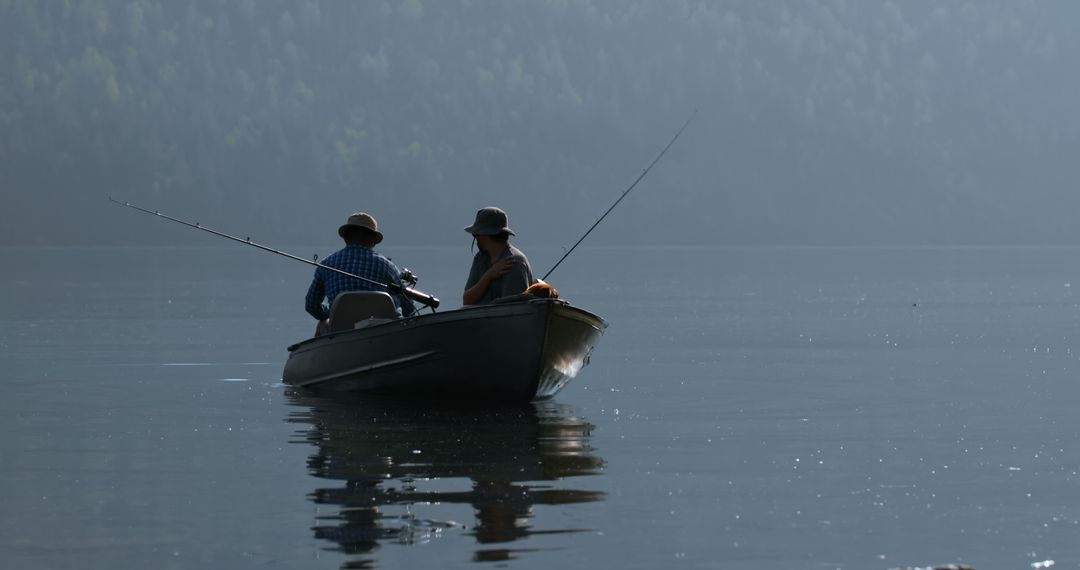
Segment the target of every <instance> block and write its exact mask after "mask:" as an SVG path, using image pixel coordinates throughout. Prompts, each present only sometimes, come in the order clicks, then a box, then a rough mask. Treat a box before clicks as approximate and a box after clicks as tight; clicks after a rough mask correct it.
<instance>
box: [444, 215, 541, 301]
mask: <svg viewBox="0 0 1080 570" xmlns="http://www.w3.org/2000/svg"><path fill="white" fill-rule="evenodd" d="M465 231H467V232H469V233H470V234H472V236H473V239H475V240H476V246H477V249H479V250H480V251H478V252H476V255H475V256H473V261H472V267H471V268H470V269H469V279H468V280H467V281H466V282H465V293H464V294H463V295H462V297H461V303H462V304H463V305H486V304H488V303H491V302H493V301H494V300H496V299H498V298H500V297H507V296H510V295H520V294H521V293H524V292H525V289H527V288H528V287H529V285H532V284H533V283H535V282H536V280H535V279H533V274H532V267H530V266H529V260H528V258H526V257H525V254H524V253H522V252H521V250H519V249H518V248H516V247H514V246H512V245H510V236H512V235H516V234H515V233H514V231H513V230H511V229H510V228H509V227H508V226H507V219H506V212H504V211H502V210H500V209H499V208H494V207H488V208H482V209H480V211H478V212H476V220H475V221H474V222H473V224H472V225H471V226H469V227H467V228H465Z"/></svg>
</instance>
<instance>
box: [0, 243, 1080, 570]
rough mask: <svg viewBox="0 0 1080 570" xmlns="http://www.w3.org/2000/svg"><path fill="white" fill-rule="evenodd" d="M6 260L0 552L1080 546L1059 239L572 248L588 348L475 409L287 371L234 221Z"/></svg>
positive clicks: (448, 257) (272, 559)
mask: <svg viewBox="0 0 1080 570" xmlns="http://www.w3.org/2000/svg"><path fill="white" fill-rule="evenodd" d="M328 249H329V248H328ZM525 249H526V251H527V252H528V253H529V256H530V259H532V261H533V263H534V266H535V267H536V269H537V271H538V272H540V273H542V272H543V271H545V270H546V269H547V268H548V267H550V266H551V264H552V263H553V262H554V260H555V259H556V258H557V257H558V255H559V254H561V251H555V250H550V249H549V250H544V249H532V248H528V247H526V248H525ZM385 252H387V253H388V254H389V255H391V256H392V257H393V258H394V259H395V260H396V261H397V262H398V263H399V264H401V265H405V266H407V267H409V268H411V269H413V270H414V271H415V272H416V273H417V274H418V275H419V276H420V278H421V281H420V288H421V289H423V290H425V291H428V292H430V293H433V294H435V295H437V296H440V297H441V298H442V299H443V301H444V308H453V307H456V306H458V304H459V302H460V297H459V295H460V290H461V287H462V285H463V284H464V280H465V277H466V273H467V268H468V263H469V256H470V253H469V251H468V249H467V247H466V246H461V247H451V248H430V249H419V248H417V249H406V248H399V249H394V248H385ZM294 253H297V254H299V255H304V256H307V255H310V254H311V253H316V252H315V251H310V252H308V251H294ZM317 253H320V254H323V255H325V254H326V253H329V251H318V252H317ZM0 266H2V267H3V271H2V272H0V374H2V377H3V382H4V388H5V391H4V397H3V398H2V399H0V422H2V425H3V428H4V430H3V433H4V437H3V438H0V507H2V508H0V568H110V569H117V568H119V569H127V568H131V569H135V568H139V569H142V568H312V569H317V568H327V569H333V568H483V567H495V568H545V569H547V568H552V567H556V568H558V567H562V568H583V567H595V568H666V567H679V568H733V569H735V568H740V569H741V568H830V569H831V568H843V569H867V568H869V569H882V570H884V569H888V568H898V567H904V566H929V565H934V564H947V563H954V564H955V563H963V564H968V565H971V566H974V567H976V568H978V569H979V570H988V569H1022V568H1039V567H1050V566H1053V567H1054V568H1055V569H1056V568H1080V473H1078V472H1080V414H1078V413H1077V410H1078V404H1080V377H1078V372H1080V363H1078V362H1077V356H1078V354H1077V353H1078V352H1080V299H1078V298H1077V294H1076V293H1074V289H1075V288H1074V287H1073V284H1074V283H1076V285H1077V287H1080V269H1078V268H1080V249H1072V248H1044V249H1039V248H1012V249H1009V248H987V249H973V248H957V249H767V248H712V249H710V248H697V249H644V250H643V249H641V248H626V249H605V248H582V249H580V250H579V251H576V252H575V253H574V256H572V257H571V258H570V259H569V260H568V261H567V262H565V263H564V264H563V266H561V267H560V268H559V271H558V272H557V273H556V274H555V275H554V276H553V277H552V279H551V281H552V282H553V284H554V285H555V286H556V287H558V288H559V290H560V291H561V292H562V294H563V297H564V298H566V299H568V300H570V301H572V302H574V303H575V304H577V305H579V306H582V307H584V308H586V309H589V310H591V311H593V312H595V313H597V314H599V315H601V316H603V317H605V318H606V319H607V320H608V321H609V324H610V327H609V329H608V331H607V333H606V334H605V336H604V338H603V339H602V340H601V343H600V346H599V347H598V348H597V350H596V352H595V353H594V354H593V357H592V363H591V365H590V366H588V367H587V368H585V369H584V370H583V372H582V374H581V375H580V376H579V377H578V378H577V379H575V380H574V381H573V382H571V383H570V385H569V386H568V387H567V388H566V389H565V390H563V392H561V393H560V394H559V395H558V396H557V397H556V398H555V400H554V401H551V402H547V403H543V404H538V405H533V406H525V407H516V408H507V409H496V410H484V409H454V408H448V407H444V406H438V405H434V404H425V405H424V406H413V405H402V404H400V403H394V402H379V401H365V400H356V401H348V400H342V399H326V398H320V397H318V396H316V395H312V394H305V393H295V392H293V391H290V390H289V389H287V388H285V387H284V386H282V385H281V384H280V378H281V369H282V365H283V363H284V361H285V357H286V351H285V347H286V346H287V345H289V344H291V343H293V342H296V341H298V340H301V339H303V338H305V337H306V336H308V335H309V334H310V332H311V330H312V325H313V321H312V320H311V319H310V318H309V317H308V316H307V315H306V314H305V313H304V312H303V299H302V297H303V294H304V291H305V289H306V287H307V283H308V279H309V277H310V270H309V269H310V268H308V267H305V266H303V265H301V264H299V263H296V262H293V261H288V260H285V259H283V258H278V257H275V256H272V255H269V254H266V253H262V252H259V251H257V250H254V249H253V248H245V247H243V246H239V245H225V246H222V247H212V248H187V249H185V248H174V249H168V248H161V249H144V248H112V249H78V250H76V249H11V248H9V249H0Z"/></svg>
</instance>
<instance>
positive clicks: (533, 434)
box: [287, 390, 604, 568]
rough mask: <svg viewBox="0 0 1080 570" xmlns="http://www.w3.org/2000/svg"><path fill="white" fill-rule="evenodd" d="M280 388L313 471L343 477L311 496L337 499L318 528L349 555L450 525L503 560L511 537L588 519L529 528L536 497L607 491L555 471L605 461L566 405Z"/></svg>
mask: <svg viewBox="0 0 1080 570" xmlns="http://www.w3.org/2000/svg"><path fill="white" fill-rule="evenodd" d="M287 395H288V398H289V401H290V403H291V404H293V405H295V406H297V407H298V408H299V409H298V410H297V411H294V412H292V413H290V415H289V420H288V421H289V422H292V423H296V424H298V425H301V426H302V427H301V429H300V430H299V431H298V432H297V435H298V436H299V439H298V440H297V442H300V443H307V444H310V445H312V446H314V448H315V449H314V451H313V453H312V455H311V456H310V457H309V459H308V468H309V470H310V472H311V474H312V475H314V476H316V477H319V478H322V479H326V480H328V481H340V482H342V483H341V484H340V485H334V486H329V485H328V486H327V487H323V488H319V489H316V490H315V491H314V492H313V493H311V495H310V498H311V500H312V501H313V502H314V503H316V504H317V505H320V506H323V505H330V506H333V507H335V509H334V510H332V511H324V510H322V509H320V512H321V514H320V515H319V517H318V521H317V523H316V526H315V527H314V528H313V530H314V532H315V536H316V537H317V538H320V539H325V540H329V541H332V542H334V543H336V545H335V547H334V548H335V549H338V550H341V551H343V552H345V553H347V554H358V555H364V554H370V553H371V552H373V551H374V550H376V549H377V548H378V547H379V546H380V545H381V544H385V543H400V544H412V543H416V542H426V541H428V540H430V539H431V538H433V537H435V536H439V537H442V538H448V537H449V536H452V535H453V533H457V534H459V535H462V536H471V537H474V539H475V541H476V542H477V543H478V544H479V545H480V546H479V548H477V550H475V551H474V554H473V560H475V561H494V560H504V559H508V558H513V557H514V556H515V555H516V554H518V553H520V552H523V551H524V550H525V549H520V548H519V549H514V548H512V543H514V542H515V541H520V540H522V539H525V538H527V537H529V536H532V535H538V534H556V533H566V532H580V531H584V530H588V529H576V528H564V529H540V528H535V527H534V512H533V509H534V506H536V505H565V504H573V503H587V502H593V501H599V500H602V499H603V497H604V495H603V493H601V492H597V491H588V490H575V489H568V488H565V484H564V483H562V482H561V481H562V480H563V479H565V478H568V477H577V476H582V475H594V474H598V473H599V472H600V471H601V469H602V467H603V460H602V459H600V458H599V457H598V456H597V455H596V454H595V452H594V450H593V449H592V448H591V447H590V445H589V437H590V433H591V431H592V429H593V427H594V426H593V425H592V424H590V423H588V422H587V421H585V420H584V419H582V418H580V417H578V416H577V415H576V414H575V413H574V410H573V409H572V408H570V407H568V406H564V405H560V404H557V403H553V402H545V403H539V404H529V405H525V406H514V407H503V408H497V409H491V408H472V409H470V408H467V407H462V405H460V404H455V405H453V406H440V405H435V404H424V405H422V406H420V407H417V406H416V405H407V404H404V403H399V402H390V401H373V400H371V399H369V398H368V399H364V400H359V399H347V398H345V397H343V396H341V395H334V396H318V395H314V394H311V393H308V392H305V391H303V390H291V391H289V392H287ZM557 481H559V483H555V482H557ZM470 507H471V508H470ZM455 517H456V518H457V519H458V520H454V519H455ZM461 519H465V520H461ZM470 519H471V520H470ZM373 563H374V561H354V562H350V563H349V565H348V566H347V567H350V568H351V567H368V565H370V564H373Z"/></svg>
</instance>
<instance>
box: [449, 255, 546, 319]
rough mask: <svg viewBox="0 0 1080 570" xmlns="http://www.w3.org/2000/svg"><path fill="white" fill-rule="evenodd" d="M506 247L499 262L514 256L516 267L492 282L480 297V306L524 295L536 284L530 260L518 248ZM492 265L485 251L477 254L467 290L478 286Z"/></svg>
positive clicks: (474, 257) (466, 285) (466, 284)
mask: <svg viewBox="0 0 1080 570" xmlns="http://www.w3.org/2000/svg"><path fill="white" fill-rule="evenodd" d="M506 245H507V247H506V251H504V252H502V255H500V256H499V259H498V260H501V259H503V258H506V257H510V256H513V258H514V265H513V266H511V267H510V271H507V272H506V274H505V275H503V276H502V277H500V278H498V279H496V280H494V281H492V282H491V285H489V286H488V288H487V291H484V295H483V296H482V297H480V301H479V302H478V303H477V304H478V305H486V304H488V303H490V302H492V301H494V300H495V299H498V298H499V297H506V296H508V295H518V294H521V293H524V292H525V289H527V288H528V287H529V285H532V284H533V283H534V282H535V280H534V279H533V274H532V267H531V266H530V265H529V259H528V258H526V257H525V254H524V253H521V250H519V249H518V248H516V247H514V246H512V245H510V244H506ZM498 260H496V261H498ZM491 265H492V263H491V260H490V258H489V257H488V254H487V253H484V252H483V251H478V252H476V255H475V256H473V262H472V267H471V268H470V269H469V280H468V281H466V282H465V289H468V288H470V287H472V286H473V285H476V283H477V281H480V277H481V276H482V275H483V274H484V272H485V271H487V270H488V269H489V268H491Z"/></svg>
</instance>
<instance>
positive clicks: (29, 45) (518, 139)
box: [0, 0, 1080, 244]
mask: <svg viewBox="0 0 1080 570" xmlns="http://www.w3.org/2000/svg"><path fill="white" fill-rule="evenodd" d="M1078 13H1080V7H1077V6H1076V5H1074V4H1072V3H1037V2H1015V1H1012V0H995V1H991V2H978V3H940V2H931V1H929V0H916V1H905V2H899V1H870V2H861V1H860V2H855V1H850V0H849V1H845V0H799V1H795V0H781V1H775V2H772V1H770V2H750V1H745V2H737V1H730V2H720V1H717V2H698V1H690V0H640V1H604V0H535V1H529V2H501V1H494V0H491V1H486V0H485V1H481V0H457V1H442V0H440V1H438V2H434V1H430V0H382V1H370V2H369V1H364V2H353V1H345V0H340V1H330V2H325V1H315V0H288V1H285V0H201V1H192V2H165V1H164V0H123V1H121V0H115V1H113V0H55V1H54V0H0V46H2V49H3V53H4V61H5V62H6V65H5V67H4V68H3V77H2V80H0V132H2V135H0V177H2V178H0V183H2V184H3V187H4V195H5V198H6V202H7V207H5V208H4V209H3V213H2V214H0V244H4V243H7V244H12V243H16V244H18V243H73V242H85V241H91V242H109V243H115V242H121V241H127V240H130V239H131V235H130V234H129V233H125V232H123V231H121V230H120V229H119V228H118V227H117V225H118V224H117V223H113V222H111V221H110V220H114V219H115V218H116V217H117V216H120V213H118V212H115V211H112V210H110V209H108V208H109V207H108V206H107V205H106V202H105V200H104V197H105V195H107V194H113V195H115V196H117V197H121V198H126V199H130V200H132V201H135V202H138V203H142V204H145V205H147V206H151V207H160V208H162V209H163V210H172V211H174V212H176V213H177V214H180V215H193V216H203V219H204V220H205V221H207V222H208V223H209V222H211V221H214V222H215V223H217V225H219V226H222V227H223V228H224V229H233V230H236V231H241V232H242V231H245V230H250V231H251V232H252V233H253V235H255V232H256V231H257V232H258V234H257V235H258V236H261V237H265V238H267V239H271V240H273V241H276V242H279V243H280V242H283V241H284V242H286V243H296V242H311V241H323V239H324V238H323V236H324V235H325V234H326V232H327V228H328V227H332V226H334V225H336V224H337V223H339V218H342V217H343V216H344V215H345V214H347V213H348V212H349V211H352V210H355V209H358V208H363V209H367V210H370V211H372V212H375V213H377V214H378V215H379V217H380V220H382V221H383V223H384V225H386V226H387V227H388V228H390V227H392V228H395V231H393V232H392V234H393V235H395V238H396V241H399V242H411V243H444V242H446V241H448V240H452V239H455V238H460V236H458V235H457V234H452V235H448V231H449V229H455V230H457V231H458V232H460V227H459V226H461V225H463V222H468V218H470V217H471V215H472V213H473V212H474V211H475V209H476V208H478V207H480V206H484V205H489V204H499V205H502V206H503V207H505V208H507V209H508V210H510V211H511V212H512V214H513V213H514V212H522V213H526V212H527V213H529V214H535V216H533V215H529V216H524V215H521V216H519V217H520V218H521V219H522V220H523V223H526V224H528V225H529V226H530V227H529V228H528V229H529V230H531V235H532V239H533V240H535V241H539V242H546V243H553V244H559V243H567V242H568V241H570V236H571V235H573V236H574V237H576V235H577V233H578V232H580V231H581V230H583V229H584V228H585V227H586V226H587V225H588V224H589V223H591V222H592V220H593V219H594V218H595V216H597V215H599V214H600V213H601V212H602V211H603V209H604V208H605V207H606V206H607V205H608V204H610V202H611V200H613V199H614V198H615V197H616V196H617V195H618V193H619V192H621V190H622V189H624V188H625V186H626V184H628V183H629V182H630V181H631V180H632V179H633V178H634V177H635V176H636V175H637V173H638V172H640V169H641V168H642V167H644V165H645V164H647V163H648V161H649V160H650V159H651V158H652V156H653V155H654V153H655V152H657V151H658V150H659V148H660V147H661V146H662V145H663V143H664V142H666V139H667V138H668V137H669V136H670V135H671V134H672V133H673V132H674V130H675V128H677V127H678V125H679V124H680V123H681V122H682V120H683V119H685V118H686V117H687V116H688V115H689V114H690V112H691V111H692V110H693V109H695V108H699V109H700V114H699V117H698V119H697V120H696V122H695V125H694V126H693V127H692V128H691V129H690V130H689V131H688V132H687V134H686V135H685V138H684V139H683V140H682V141H680V146H679V147H676V149H673V151H672V153H671V155H669V157H668V158H667V159H665V160H666V162H665V163H663V164H662V166H661V167H658V169H657V171H656V172H655V173H654V174H653V175H652V177H651V178H650V180H649V183H648V185H649V186H650V188H649V189H648V190H645V189H644V188H645V187H644V186H643V189H642V190H641V191H639V193H638V194H635V196H634V200H633V201H632V202H633V205H629V206H623V207H625V208H628V209H630V210H631V211H630V212H629V213H627V214H626V215H621V216H620V217H618V218H613V220H612V222H611V223H610V224H609V226H610V227H608V228H605V229H606V230H607V231H606V232H604V233H603V235H600V236H598V237H597V239H598V240H599V241H604V240H616V239H626V240H630V241H636V240H646V239H647V240H650V241H651V240H654V239H660V240H662V241H672V242H681V241H714V242H718V243H757V242H780V243H892V242H900V243H924V242H933V241H940V242H954V243H957V242H959V243H967V242H981V241H1008V242H1029V241H1034V242H1037V241H1073V240H1075V237H1076V234H1075V231H1073V230H1072V225H1073V224H1072V221H1071V214H1070V211H1075V209H1076V207H1077V206H1078V205H1080V198H1078V197H1077V196H1076V195H1075V194H1076V193H1075V192H1073V191H1072V189H1071V188H1070V186H1071V182H1072V178H1073V172H1074V166H1073V160H1072V156H1071V155H1072V152H1074V150H1075V149H1076V148H1077V142H1078V141H1077V137H1078V128H1077V127H1078V126H1080V125H1078V119H1077V117H1076V114H1075V113H1072V112H1071V102H1072V101H1073V100H1074V99H1076V98H1077V97H1076V95H1077V79H1076V76H1075V74H1073V73H1071V62H1072V60H1073V59H1074V56H1075V55H1077V53H1078V51H1077V40H1076V36H1075V34H1073V33H1071V30H1068V29H1067V28H1066V26H1068V25H1070V23H1071V22H1073V21H1075V16H1077V15H1078ZM56 204H59V205H60V207H59V208H58V207H56ZM1025 212H1026V213H1025ZM649 224H655V226H650V229H652V228H655V229H658V230H662V233H661V235H656V234H653V235H650V236H649V237H647V238H643V237H641V236H640V231H639V228H640V227H642V225H649ZM540 234H543V235H540ZM144 237H145V236H140V241H144ZM147 239H150V240H151V241H152V240H154V239H161V240H166V241H173V240H174V238H172V237H171V236H159V237H157V238H154V237H150V238H147Z"/></svg>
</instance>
